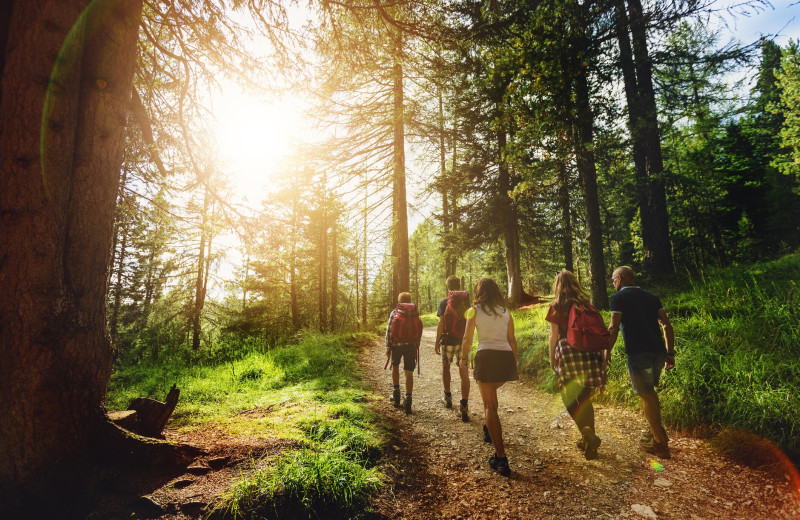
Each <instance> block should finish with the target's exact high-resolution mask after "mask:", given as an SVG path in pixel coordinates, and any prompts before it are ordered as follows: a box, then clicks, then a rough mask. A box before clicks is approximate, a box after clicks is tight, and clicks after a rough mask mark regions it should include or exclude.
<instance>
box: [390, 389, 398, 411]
mask: <svg viewBox="0 0 800 520" xmlns="http://www.w3.org/2000/svg"><path fill="white" fill-rule="evenodd" d="M392 404H393V405H394V407H395V408H400V389H399V388H395V389H394V391H392Z"/></svg>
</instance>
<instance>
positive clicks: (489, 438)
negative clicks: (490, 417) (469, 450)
mask: <svg viewBox="0 0 800 520" xmlns="http://www.w3.org/2000/svg"><path fill="white" fill-rule="evenodd" d="M483 442H488V443H491V442H492V436H491V435H489V428H487V427H486V425H485V424H484V425H483Z"/></svg>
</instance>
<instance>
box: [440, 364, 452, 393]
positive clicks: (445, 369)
mask: <svg viewBox="0 0 800 520" xmlns="http://www.w3.org/2000/svg"><path fill="white" fill-rule="evenodd" d="M442 384H443V385H444V391H445V392H447V393H448V394H449V393H450V363H446V362H445V361H442Z"/></svg>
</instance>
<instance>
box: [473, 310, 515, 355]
mask: <svg viewBox="0 0 800 520" xmlns="http://www.w3.org/2000/svg"><path fill="white" fill-rule="evenodd" d="M496 310H498V311H499V309H496ZM510 316H511V314H509V312H508V309H505V310H504V311H503V312H501V313H499V314H487V313H486V312H484V311H483V309H482V308H481V306H480V304H479V305H476V306H475V329H476V330H477V332H478V350H511V345H510V344H509V343H508V319H509V317H510Z"/></svg>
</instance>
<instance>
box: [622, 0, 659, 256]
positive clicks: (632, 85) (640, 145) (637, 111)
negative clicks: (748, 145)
mask: <svg viewBox="0 0 800 520" xmlns="http://www.w3.org/2000/svg"><path fill="white" fill-rule="evenodd" d="M625 11H626V10H625V0H617V2H616V3H615V5H614V15H615V26H616V31H617V42H618V45H619V56H620V68H621V69H622V78H623V82H624V85H625V98H626V100H627V104H628V130H629V132H630V135H631V142H632V149H633V166H634V178H635V181H636V182H635V186H636V199H637V201H638V204H639V214H640V221H641V224H642V244H643V248H642V257H643V258H644V266H643V267H644V269H645V270H646V271H651V270H652V264H653V246H652V242H653V236H654V235H655V230H654V229H653V225H654V221H653V218H652V217H651V215H652V214H653V209H652V207H651V205H652V203H651V200H650V181H649V179H648V175H647V150H646V149H645V141H646V137H645V129H644V114H643V111H642V102H641V96H640V95H639V85H638V82H637V80H636V65H635V64H634V62H633V50H632V49H631V39H630V34H629V33H628V28H629V24H628V16H627V14H626V12H625Z"/></svg>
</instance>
